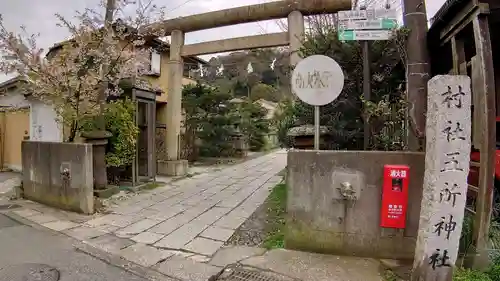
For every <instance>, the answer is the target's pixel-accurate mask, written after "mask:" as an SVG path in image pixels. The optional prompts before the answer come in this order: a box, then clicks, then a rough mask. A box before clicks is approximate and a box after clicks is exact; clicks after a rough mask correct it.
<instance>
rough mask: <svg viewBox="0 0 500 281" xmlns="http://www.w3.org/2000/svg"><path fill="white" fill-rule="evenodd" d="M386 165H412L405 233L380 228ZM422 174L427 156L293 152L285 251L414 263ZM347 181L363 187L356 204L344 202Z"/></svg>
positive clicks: (403, 231)
mask: <svg viewBox="0 0 500 281" xmlns="http://www.w3.org/2000/svg"><path fill="white" fill-rule="evenodd" d="M385 164H400V165H408V166H409V167H410V175H409V200H408V211H407V220H406V229H404V230H395V229H383V228H381V227H379V225H380V207H381V198H382V180H383V166H384V165H385ZM423 175H424V154H423V153H405V152H381V151H380V152H379V151H373V152H370V151H366V152H359V151H322V152H320V153H318V152H315V151H290V152H289V153H288V174H287V183H288V188H289V189H288V190H289V193H288V202H287V213H288V217H287V224H286V228H287V229H286V232H285V233H286V234H285V245H286V247H287V248H292V249H299V250H306V251H313V252H320V253H330V254H340V255H357V256H366V257H377V258H394V259H412V258H413V253H414V249H415V240H416V237H417V230H418V223H419V216H420V202H421V198H422V185H423ZM344 181H349V182H350V183H351V184H352V185H353V187H354V188H357V189H358V191H359V197H358V199H357V200H353V201H346V200H343V199H341V198H342V196H341V195H340V192H339V191H338V190H337V187H339V185H340V183H342V182H344Z"/></svg>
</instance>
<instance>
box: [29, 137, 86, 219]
mask: <svg viewBox="0 0 500 281" xmlns="http://www.w3.org/2000/svg"><path fill="white" fill-rule="evenodd" d="M22 163H23V191H24V197H25V198H27V199H30V200H33V201H37V202H40V203H43V204H47V205H50V206H53V207H56V208H61V209H64V210H69V211H75V212H81V213H85V214H91V213H93V212H94V185H93V165H92V145H91V144H76V143H60V142H37V141H24V142H23V144H22Z"/></svg>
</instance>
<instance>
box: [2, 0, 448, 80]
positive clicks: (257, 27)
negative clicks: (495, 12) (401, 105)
mask: <svg viewBox="0 0 500 281" xmlns="http://www.w3.org/2000/svg"><path fill="white" fill-rule="evenodd" d="M155 1H156V2H155V3H157V4H158V5H159V6H165V7H166V10H167V12H168V13H167V16H168V17H178V16H186V15H192V14H198V13H203V12H209V11H215V10H220V9H226V8H231V7H236V6H244V5H252V4H259V3H265V2H272V0H237V1H236V0H232V1H231V0H155ZM361 1H362V0H361ZM366 1H368V3H369V4H372V5H378V3H385V1H384V0H366ZM393 1H399V0H393ZM426 2H427V12H428V16H429V18H431V17H432V16H433V15H434V14H435V13H436V11H437V10H438V9H439V8H440V7H441V5H442V4H443V3H444V2H445V0H426ZM98 3H99V0H0V14H2V16H3V19H4V23H5V24H6V25H7V27H8V28H9V29H11V30H16V29H17V28H18V27H19V26H20V25H24V26H26V28H27V29H28V31H29V32H31V33H40V35H41V37H40V40H39V43H40V46H41V47H43V48H47V47H49V46H51V45H52V44H54V43H55V42H58V41H61V40H64V39H66V37H67V36H68V34H67V32H66V31H65V30H64V29H61V28H59V27H56V23H57V20H56V18H55V17H54V14H55V13H59V14H62V15H63V16H66V17H68V18H70V17H72V16H73V15H74V11H75V10H83V9H85V8H93V7H96V6H97V5H98ZM278 31H280V28H279V27H278V26H277V25H276V24H275V22H274V21H266V22H259V23H250V24H242V25H238V26H229V27H223V28H217V29H211V30H204V31H198V32H192V33H188V34H186V43H187V44H190V43H198V42H203V41H211V40H218V39H225V38H231V37H241V36H247V35H256V34H263V33H268V32H278ZM204 58H205V59H207V58H209V57H207V56H205V57H204ZM3 79H5V78H3ZM1 80H2V77H0V81H1Z"/></svg>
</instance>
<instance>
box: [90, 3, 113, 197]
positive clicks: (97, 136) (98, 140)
mask: <svg viewBox="0 0 500 281" xmlns="http://www.w3.org/2000/svg"><path fill="white" fill-rule="evenodd" d="M115 6H116V0H107V4H106V14H105V16H104V36H105V37H106V38H105V39H104V40H103V44H102V52H107V51H108V40H109V37H110V36H113V34H112V31H111V29H112V24H113V13H114V11H115ZM108 63H109V62H107V61H106V60H104V63H103V64H102V66H101V73H100V79H101V85H100V88H99V95H98V103H99V114H98V115H97V116H96V130H95V131H92V132H85V133H83V134H82V137H84V138H85V139H86V142H87V143H91V144H92V156H93V166H94V169H93V172H94V190H95V192H96V193H97V196H99V195H100V194H101V193H100V191H103V193H102V194H103V196H106V195H105V194H106V193H107V192H106V190H107V184H108V176H107V171H106V145H107V143H108V138H110V137H111V134H110V133H109V132H107V131H106V119H105V117H104V110H105V108H106V100H107V94H106V92H107V90H108V82H107V81H106V74H107V73H108V68H109V65H108Z"/></svg>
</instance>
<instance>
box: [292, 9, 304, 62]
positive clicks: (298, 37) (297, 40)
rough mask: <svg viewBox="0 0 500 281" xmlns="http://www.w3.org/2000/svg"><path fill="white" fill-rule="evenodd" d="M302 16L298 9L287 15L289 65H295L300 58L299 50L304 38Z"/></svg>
mask: <svg viewBox="0 0 500 281" xmlns="http://www.w3.org/2000/svg"><path fill="white" fill-rule="evenodd" d="M304 32H305V28H304V17H303V16H302V13H301V12H299V11H293V12H291V13H290V14H289V15H288V36H289V39H290V65H291V66H295V65H297V63H299V61H300V60H301V57H300V56H299V53H298V52H299V50H300V48H301V47H302V42H303V40H304Z"/></svg>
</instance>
